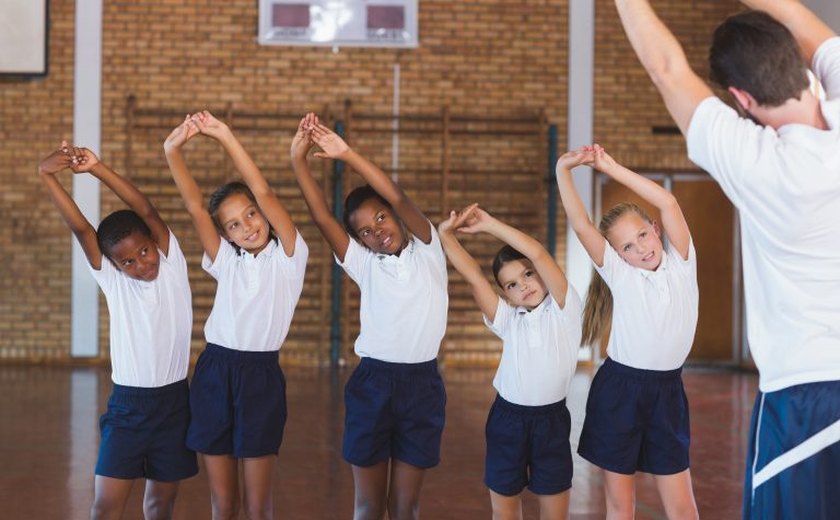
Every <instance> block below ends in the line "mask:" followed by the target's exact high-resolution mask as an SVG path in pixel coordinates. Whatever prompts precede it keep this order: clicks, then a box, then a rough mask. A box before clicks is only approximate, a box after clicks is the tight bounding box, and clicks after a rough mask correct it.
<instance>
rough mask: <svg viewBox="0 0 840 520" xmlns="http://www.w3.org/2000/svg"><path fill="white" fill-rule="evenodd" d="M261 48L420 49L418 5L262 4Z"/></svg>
mask: <svg viewBox="0 0 840 520" xmlns="http://www.w3.org/2000/svg"><path fill="white" fill-rule="evenodd" d="M259 1H260V16H259V34H258V41H259V43H260V44H262V45H319V46H329V47H408V48H412V47H417V45H418V38H417V2H418V0H259Z"/></svg>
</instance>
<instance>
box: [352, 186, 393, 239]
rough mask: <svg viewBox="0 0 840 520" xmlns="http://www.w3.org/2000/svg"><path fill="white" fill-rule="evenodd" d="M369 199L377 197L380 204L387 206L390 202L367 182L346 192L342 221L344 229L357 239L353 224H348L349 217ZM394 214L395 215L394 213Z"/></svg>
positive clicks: (389, 205)
mask: <svg viewBox="0 0 840 520" xmlns="http://www.w3.org/2000/svg"><path fill="white" fill-rule="evenodd" d="M370 199H377V200H379V201H380V202H381V203H382V204H384V205H385V206H387V207H389V208H390V207H391V204H390V203H388V201H387V200H385V197H383V196H382V195H380V194H379V193H377V191H376V190H375V189H373V188H371V186H370V185H369V184H365V185H364V186H359V187H358V188H355V189H354V190H353V191H351V192H350V193H349V194H347V198H346V199H344V215H343V219H342V220H343V222H344V229H345V230H347V233H348V234H349V235H350V236H351V237H353V238H356V239H358V238H359V236H358V235H357V234H356V230H355V229H353V226H352V225H351V224H350V217H352V216H353V213H354V212H355V211H356V210H357V209H359V206H361V205H362V204H363V203H364V202H365V201H366V200H370ZM395 216H396V215H395Z"/></svg>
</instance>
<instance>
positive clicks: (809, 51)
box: [741, 0, 837, 65]
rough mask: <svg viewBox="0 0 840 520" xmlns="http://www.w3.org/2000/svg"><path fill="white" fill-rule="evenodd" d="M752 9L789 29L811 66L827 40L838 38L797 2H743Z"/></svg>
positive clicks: (776, 0) (790, 0) (753, 0)
mask: <svg viewBox="0 0 840 520" xmlns="http://www.w3.org/2000/svg"><path fill="white" fill-rule="evenodd" d="M741 1H742V2H743V4H744V5H746V6H747V7H749V8H750V9H757V10H760V11H764V12H766V13H767V14H769V15H770V16H772V17H773V18H775V19H776V20H777V21H778V22H779V23H781V24H782V25H784V26H785V27H787V28H788V30H789V31H790V32H791V33H793V37H794V38H796V42H797V43H798V44H799V49H800V50H801V52H802V56H803V57H804V58H805V60H806V62H807V63H808V64H809V65H810V64H811V62H812V61H813V59H814V53H815V52H816V51H817V49H818V48H819V46H820V45H822V43H823V42H824V41H826V40H827V39H829V38H831V37H833V36H836V35H837V34H836V33H835V31H834V30H832V29H831V28H830V27H829V26H828V25H826V24H825V22H823V21H822V20H820V18H819V17H818V16H817V15H816V14H814V13H813V12H812V11H811V10H810V9H808V8H807V7H805V6H804V5H802V3H801V2H799V1H797V0H741Z"/></svg>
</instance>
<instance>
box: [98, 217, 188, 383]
mask: <svg viewBox="0 0 840 520" xmlns="http://www.w3.org/2000/svg"><path fill="white" fill-rule="evenodd" d="M158 253H159V254H160V268H159V271H158V277H157V278H155V279H154V280H153V281H151V282H146V281H143V280H136V279H134V278H129V277H128V276H127V275H125V274H124V273H123V272H122V271H120V270H119V269H117V268H116V267H115V266H114V264H113V263H111V261H110V260H109V259H108V258H107V257H105V256H104V255H103V256H102V266H101V268H100V269H99V270H98V271H97V270H96V269H94V268H93V267H90V272H91V273H92V274H93V278H94V279H95V280H96V283H97V284H99V287H100V288H101V289H102V292H103V293H104V294H105V300H106V301H107V302H108V314H110V317H111V320H110V323H111V327H110V328H111V332H110V334H111V370H112V373H111V379H112V380H113V381H114V383H116V384H118V385H124V386H135V387H143V388H156V387H160V386H165V385H168V384H170V383H175V382H177V381H181V380H182V379H185V378H186V377H187V369H188V368H189V365H190V337H191V335H192V293H191V292H190V283H189V279H188V277H187V261H186V260H185V259H184V253H183V252H182V251H181V246H180V245H179V244H178V240H177V239H176V238H175V235H173V234H172V232H171V231H170V232H169V255H168V256H164V254H163V251H160V250H158Z"/></svg>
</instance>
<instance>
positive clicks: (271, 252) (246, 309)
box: [201, 233, 309, 352]
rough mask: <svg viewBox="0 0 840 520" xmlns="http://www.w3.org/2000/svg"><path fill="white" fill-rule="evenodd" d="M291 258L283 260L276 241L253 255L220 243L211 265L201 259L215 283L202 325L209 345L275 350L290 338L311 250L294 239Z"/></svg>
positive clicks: (252, 349) (227, 243) (257, 350)
mask: <svg viewBox="0 0 840 520" xmlns="http://www.w3.org/2000/svg"><path fill="white" fill-rule="evenodd" d="M296 235H297V236H296V238H295V253H294V255H292V256H286V252H285V251H283V247H282V246H281V245H280V244H279V243H278V241H277V240H273V239H272V240H269V241H268V244H267V245H266V246H265V248H263V250H262V251H260V252H259V253H258V254H257V256H254V255H252V254H251V253H249V252H247V251H245V250H242V251H241V253H239V254H237V252H236V249H235V248H234V247H233V246H232V245H231V244H230V242H228V241H227V240H222V241H221V243H220V244H219V251H218V253H216V259H215V261H214V262H212V263H211V262H210V258H209V257H208V256H207V255H206V254H205V255H204V257H203V258H202V260H201V267H202V268H203V269H204V270H205V271H207V272H208V273H209V274H210V276H212V277H213V278H215V279H216V281H217V282H218V286H217V287H216V299H215V300H214V301H213V310H212V311H210V316H209V317H208V318H207V323H206V324H205V325H204V337H205V338H206V340H207V342H208V343H215V344H216V345H219V346H222V347H226V348H230V349H234V350H244V351H249V352H265V351H272V350H279V349H280V346H281V345H282V344H283V340H285V339H286V335H287V334H288V333H289V326H290V325H291V323H292V316H293V315H294V312H295V306H297V303H298V299H299V298H300V293H301V290H303V275H304V273H305V272H306V260H307V258H308V257H309V249H308V248H307V247H306V242H304V241H303V237H301V235H300V233H297V234H296Z"/></svg>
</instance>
